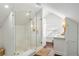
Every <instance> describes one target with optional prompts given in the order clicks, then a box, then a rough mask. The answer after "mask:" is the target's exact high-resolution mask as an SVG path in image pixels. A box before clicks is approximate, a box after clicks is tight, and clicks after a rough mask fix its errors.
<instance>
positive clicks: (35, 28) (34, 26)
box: [31, 22, 37, 32]
mask: <svg viewBox="0 0 79 59" xmlns="http://www.w3.org/2000/svg"><path fill="white" fill-rule="evenodd" d="M31 29H32V31H33V32H35V31H37V25H36V24H35V23H34V22H31Z"/></svg>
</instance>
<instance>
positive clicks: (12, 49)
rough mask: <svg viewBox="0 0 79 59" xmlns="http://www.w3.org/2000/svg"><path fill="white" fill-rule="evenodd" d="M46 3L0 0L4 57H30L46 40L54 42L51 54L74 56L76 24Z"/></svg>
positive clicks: (0, 26)
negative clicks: (6, 2)
mask: <svg viewBox="0 0 79 59" xmlns="http://www.w3.org/2000/svg"><path fill="white" fill-rule="evenodd" d="M49 5H51V4H42V3H11V4H9V3H8V4H5V3H0V9H1V10H0V13H1V14H0V16H2V18H0V19H4V20H1V21H0V22H1V23H0V48H4V49H5V56H18V55H23V56H24V55H25V56H30V55H31V56H33V54H34V52H35V51H36V50H37V49H38V50H39V48H40V47H44V46H45V45H46V42H53V43H54V47H53V48H54V49H55V50H54V51H55V52H54V53H55V54H59V55H62V56H63V55H78V54H77V52H78V49H77V45H78V43H77V36H78V35H77V30H78V29H77V23H76V22H75V21H72V20H71V18H68V17H66V16H64V15H63V14H62V13H60V12H58V11H56V9H52V8H51V7H49ZM56 5H57V4H53V6H56ZM59 5H60V6H61V4H59ZM3 6H4V7H3ZM4 16H5V17H4ZM73 26H74V27H73ZM74 28H75V29H74ZM71 29H72V32H73V34H71ZM74 33H75V34H74ZM71 37H72V40H69V39H70V38H71ZM74 39H75V40H74ZM73 41H74V43H75V44H73ZM67 43H68V44H67ZM71 43H72V44H73V46H72V45H71ZM68 47H71V49H72V50H71V49H69V48H68ZM74 48H75V49H74ZM52 56H53V54H52Z"/></svg>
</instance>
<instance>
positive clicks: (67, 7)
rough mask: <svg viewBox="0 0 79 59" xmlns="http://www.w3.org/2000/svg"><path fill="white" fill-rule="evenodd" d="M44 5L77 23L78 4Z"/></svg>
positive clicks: (78, 17)
mask: <svg viewBox="0 0 79 59" xmlns="http://www.w3.org/2000/svg"><path fill="white" fill-rule="evenodd" d="M44 5H46V6H48V7H50V8H52V10H53V9H54V10H56V11H57V12H59V13H61V14H63V15H64V16H66V17H69V18H72V19H73V20H75V21H77V22H79V3H48V4H44Z"/></svg>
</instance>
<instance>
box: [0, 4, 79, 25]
mask: <svg viewBox="0 0 79 59" xmlns="http://www.w3.org/2000/svg"><path fill="white" fill-rule="evenodd" d="M4 5H5V4H3V3H0V25H1V24H2V23H3V22H4V20H6V17H7V16H8V15H9V12H10V11H11V10H15V11H18V12H17V13H18V14H19V16H18V17H20V16H22V14H24V12H26V11H29V10H30V11H31V12H32V15H34V13H36V12H37V11H38V10H39V9H40V8H38V7H35V4H34V3H15V4H8V5H9V6H10V8H9V9H5V8H4ZM44 5H45V6H48V7H50V8H52V10H53V9H54V10H56V11H57V12H59V13H61V14H63V15H65V16H66V17H70V18H76V21H79V20H78V19H79V4H78V3H75V4H73V3H69V4H68V3H63V4H61V3H49V4H44ZM20 12H21V13H20ZM22 18H24V19H25V18H26V17H24V16H23V17H20V18H19V21H20V22H21V23H22V20H23V19H22ZM17 22H18V21H17ZM18 24H19V23H18Z"/></svg>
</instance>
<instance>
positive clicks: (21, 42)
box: [16, 25, 26, 51]
mask: <svg viewBox="0 0 79 59" xmlns="http://www.w3.org/2000/svg"><path fill="white" fill-rule="evenodd" d="M25 50H26V32H25V25H16V51H25Z"/></svg>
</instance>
